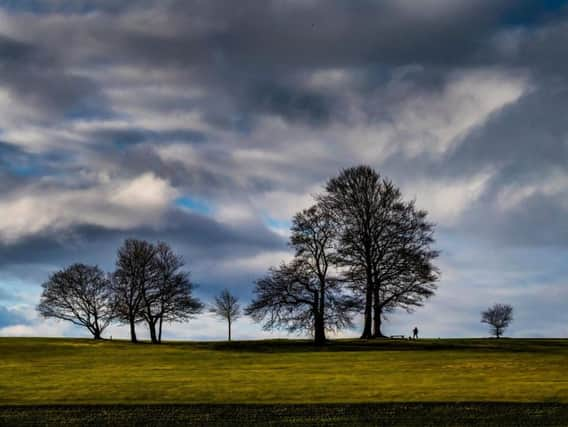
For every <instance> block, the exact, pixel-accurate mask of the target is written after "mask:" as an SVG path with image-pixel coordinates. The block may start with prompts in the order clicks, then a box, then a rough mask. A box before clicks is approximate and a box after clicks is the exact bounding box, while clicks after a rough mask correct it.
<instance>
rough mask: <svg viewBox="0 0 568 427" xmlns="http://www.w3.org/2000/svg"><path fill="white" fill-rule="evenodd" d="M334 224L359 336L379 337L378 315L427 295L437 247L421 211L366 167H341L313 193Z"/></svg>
mask: <svg viewBox="0 0 568 427" xmlns="http://www.w3.org/2000/svg"><path fill="white" fill-rule="evenodd" d="M318 200H319V203H320V204H321V206H322V207H323V209H324V210H325V211H326V212H327V213H328V215H330V216H331V217H332V218H334V221H335V223H336V226H337V246H338V258H339V264H340V265H341V266H342V267H343V269H344V270H345V277H346V279H348V280H349V281H350V283H351V286H352V288H353V289H354V290H355V291H356V293H357V294H359V295H360V297H361V305H362V311H363V316H364V326H363V333H362V335H361V338H364V339H366V338H372V337H380V336H382V331H381V320H382V318H383V316H384V314H385V313H386V312H388V311H392V310H394V309H396V308H398V307H402V308H405V309H407V310H411V309H412V307H415V306H418V305H421V304H422V303H423V301H424V299H426V298H428V297H430V296H431V295H433V293H434V290H435V288H436V287H435V282H436V281H437V279H438V271H437V270H436V268H435V266H434V265H433V263H432V261H433V260H434V259H435V258H436V257H437V256H438V252H437V251H435V250H433V249H431V245H432V243H433V242H434V240H433V237H432V234H433V227H434V226H433V224H431V223H429V222H428V221H427V220H426V212H424V211H420V210H417V209H416V208H415V206H414V203H412V202H410V203H409V202H405V201H404V200H403V199H402V194H401V192H400V190H399V189H398V188H397V187H396V186H395V185H394V184H393V183H392V182H391V181H390V180H388V179H385V178H382V177H381V176H380V175H379V174H378V173H377V172H376V171H375V170H373V169H372V168H370V167H368V166H357V167H353V168H349V169H345V170H343V171H342V172H341V173H340V174H339V175H338V176H337V177H334V178H332V179H330V180H329V181H328V182H327V184H326V187H325V192H324V193H323V194H321V195H320V196H318Z"/></svg>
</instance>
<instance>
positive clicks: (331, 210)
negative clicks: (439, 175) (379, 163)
mask: <svg viewBox="0 0 568 427" xmlns="http://www.w3.org/2000/svg"><path fill="white" fill-rule="evenodd" d="M290 231H291V233H290V245H291V247H292V248H293V249H294V257H293V259H292V260H291V261H290V262H288V263H283V264H281V265H280V266H278V267H272V268H270V269H269V271H268V274H267V275H266V276H265V277H263V278H261V279H259V280H258V281H257V282H256V283H255V287H254V291H253V293H254V297H253V300H252V302H251V303H250V304H249V305H248V306H247V307H246V309H245V310H244V312H245V314H247V315H249V316H251V317H252V319H253V320H255V321H257V322H261V323H263V327H264V328H265V329H275V328H282V329H285V330H287V331H289V332H309V333H311V334H312V335H313V337H314V340H315V343H316V344H323V343H324V342H325V341H326V333H327V332H329V331H337V330H340V329H343V328H346V327H351V326H352V325H353V320H354V318H355V316H357V315H359V314H360V315H362V318H363V332H362V335H361V338H364V339H368V338H378V337H382V336H383V333H382V330H381V326H382V322H383V320H384V318H385V316H386V315H387V314H388V313H390V312H392V311H394V310H397V309H404V310H407V311H412V310H413V309H414V308H415V307H418V306H421V305H422V304H423V303H424V301H425V300H427V299H428V298H429V297H431V296H432V295H433V294H434V292H435V290H436V282H437V280H438V276H439V273H438V269H437V268H436V266H435V265H434V264H433V262H434V260H435V259H436V257H437V256H438V252H437V251H436V250H435V249H433V248H432V246H433V244H434V238H433V232H434V224H432V223H431V222H430V221H428V219H427V213H426V212H425V211H423V210H420V209H418V208H416V206H415V203H414V202H413V201H406V200H404V199H403V197H402V194H401V192H400V190H399V189H398V188H397V187H396V186H395V185H394V184H393V183H392V182H391V181H390V180H388V179H386V178H384V177H381V176H380V175H379V174H378V173H377V172H376V171H375V170H373V169H372V168H370V167H367V166H358V167H353V168H349V169H345V170H343V171H341V173H340V174H339V175H338V176H336V177H334V178H331V179H330V180H329V181H328V182H327V183H326V185H325V187H324V191H322V192H321V193H320V194H318V195H317V196H316V198H315V204H314V205H313V206H312V207H310V208H309V209H305V210H303V211H301V212H299V213H298V214H296V215H295V216H294V218H293V221H292V227H291V230H290ZM43 288H44V290H43V294H42V297H41V302H40V304H39V306H38V310H39V312H40V313H41V314H42V315H43V316H45V317H54V318H58V319H63V320H68V321H71V322H73V323H75V324H77V325H80V326H84V327H86V328H87V329H88V330H89V331H90V332H91V333H92V334H93V336H94V338H96V339H98V338H101V334H102V332H103V331H104V329H105V328H106V327H107V326H108V325H109V324H110V323H111V322H113V321H115V322H120V323H123V324H127V325H129V328H130V337H131V341H132V342H137V335H136V326H137V325H138V324H140V323H144V324H146V326H147V328H148V331H149V333H150V339H151V341H152V342H153V343H160V342H161V340H162V331H163V325H164V322H181V321H186V320H188V319H191V318H192V317H193V316H195V315H196V314H198V313H200V312H201V311H202V310H203V307H204V306H203V304H202V303H201V302H200V301H199V300H198V299H197V298H195V297H194V296H193V291H194V285H193V284H192V282H191V280H190V278H189V273H188V272H187V271H186V270H184V262H183V260H182V259H181V257H179V256H178V255H176V254H175V253H174V252H173V251H172V249H171V248H170V247H169V246H168V245H167V244H165V243H160V242H159V243H157V244H153V243H150V242H147V241H144V240H135V239H128V240H126V241H125V242H124V243H123V245H122V246H121V247H120V248H119V249H118V253H117V258H116V269H115V271H114V272H113V273H111V274H105V273H104V272H102V271H101V270H100V269H99V268H98V267H92V266H86V265H82V264H75V265H72V266H70V267H69V268H67V269H65V270H62V271H59V272H57V273H54V274H53V275H51V277H50V278H49V280H48V281H47V282H46V283H44V284H43ZM209 311H210V312H212V313H214V314H215V315H216V316H217V317H220V318H222V319H223V320H226V321H227V325H228V339H229V341H230V340H231V326H232V323H233V322H234V321H235V320H236V319H237V318H239V317H240V316H241V314H242V312H241V307H240V304H239V303H238V300H237V298H235V297H234V296H233V295H231V293H230V292H229V291H228V290H225V291H223V292H222V293H221V294H220V295H219V296H218V297H217V298H215V301H214V304H213V305H212V306H211V307H210V308H209ZM505 326H506V325H505Z"/></svg>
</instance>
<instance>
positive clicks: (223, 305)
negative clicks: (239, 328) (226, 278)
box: [209, 289, 241, 341]
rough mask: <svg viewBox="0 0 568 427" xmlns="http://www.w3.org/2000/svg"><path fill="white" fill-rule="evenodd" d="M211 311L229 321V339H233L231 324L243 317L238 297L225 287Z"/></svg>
mask: <svg viewBox="0 0 568 427" xmlns="http://www.w3.org/2000/svg"><path fill="white" fill-rule="evenodd" d="M209 311H210V312H211V313H213V314H215V315H216V316H217V317H219V318H221V319H223V320H226V321H227V326H228V329H229V341H231V325H232V323H233V322H234V321H235V320H237V319H238V318H239V317H241V306H240V304H239V300H238V298H236V297H234V296H233V295H232V294H231V293H230V292H229V290H228V289H224V290H223V291H221V293H220V294H219V295H218V296H216V297H215V302H214V303H213V305H212V306H211V308H210V309H209Z"/></svg>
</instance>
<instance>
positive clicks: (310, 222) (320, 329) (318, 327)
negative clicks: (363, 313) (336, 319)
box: [290, 204, 354, 344]
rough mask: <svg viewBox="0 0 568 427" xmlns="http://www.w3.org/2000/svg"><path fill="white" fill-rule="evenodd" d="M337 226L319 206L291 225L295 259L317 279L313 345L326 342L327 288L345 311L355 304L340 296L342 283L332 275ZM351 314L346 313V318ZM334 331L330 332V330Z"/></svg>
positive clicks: (298, 215)
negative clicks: (347, 305)
mask: <svg viewBox="0 0 568 427" xmlns="http://www.w3.org/2000/svg"><path fill="white" fill-rule="evenodd" d="M336 231H337V230H336V226H335V222H334V221H333V218H332V216H331V215H329V213H328V212H327V211H325V210H324V209H322V207H321V206H320V205H318V204H316V205H314V206H312V207H310V208H309V209H305V210H303V211H302V212H299V213H298V214H296V215H295V216H294V219H293V221H292V228H291V236H290V243H291V245H292V246H293V247H294V249H295V250H296V254H295V256H296V258H297V259H300V260H301V262H302V264H303V265H304V267H305V268H306V269H307V270H308V273H309V274H310V275H311V276H313V277H314V278H316V279H317V280H316V282H317V294H316V298H315V299H316V301H317V304H318V306H317V308H316V310H314V339H315V342H316V344H323V343H324V342H325V341H326V336H325V331H326V329H327V327H328V325H326V312H327V313H328V314H329V308H328V307H327V305H328V301H327V300H326V296H327V294H328V287H329V288H331V291H332V294H333V295H334V297H335V299H334V300H333V301H331V302H334V301H340V303H341V304H342V305H343V306H344V307H343V308H347V307H346V304H347V302H348V301H349V306H350V307H351V305H353V306H354V300H353V299H352V298H350V297H347V296H345V295H341V292H340V287H341V283H340V280H339V278H338V277H337V275H332V269H333V268H334V267H335V265H336V263H337V253H336V250H335V236H336ZM350 314H351V313H349V312H346V313H345V316H349V315H350ZM332 329H333V328H332Z"/></svg>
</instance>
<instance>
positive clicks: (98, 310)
mask: <svg viewBox="0 0 568 427" xmlns="http://www.w3.org/2000/svg"><path fill="white" fill-rule="evenodd" d="M42 286H43V292H42V295H41V299H40V303H39V305H38V306H37V310H38V311H39V313H40V314H41V315H42V316H43V317H45V318H55V319H62V320H67V321H69V322H72V323H74V324H75V325H79V326H82V327H85V328H87V329H88V330H89V332H90V333H91V334H93V338H94V339H96V340H98V339H101V335H102V333H103V331H104V330H105V328H106V327H107V326H108V325H109V324H110V322H111V321H112V319H113V315H114V311H113V301H112V293H111V283H110V280H109V279H108V277H107V275H106V274H105V273H104V272H103V271H102V270H101V269H100V268H98V267H96V266H89V265H85V264H73V265H71V266H70V267H68V268H66V269H64V270H61V271H58V272H56V273H54V274H52V275H51V276H50V277H49V280H48V281H47V282H45V283H44V284H43V285H42Z"/></svg>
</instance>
